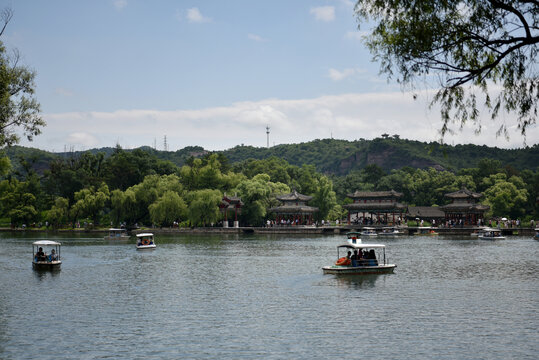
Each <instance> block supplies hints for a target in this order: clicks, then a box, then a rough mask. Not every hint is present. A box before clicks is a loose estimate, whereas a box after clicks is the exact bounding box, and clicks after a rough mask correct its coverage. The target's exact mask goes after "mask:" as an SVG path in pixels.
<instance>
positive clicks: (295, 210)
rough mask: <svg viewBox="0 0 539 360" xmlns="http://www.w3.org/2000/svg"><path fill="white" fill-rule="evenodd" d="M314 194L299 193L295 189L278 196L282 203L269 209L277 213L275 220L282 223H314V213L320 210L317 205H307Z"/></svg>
mask: <svg viewBox="0 0 539 360" xmlns="http://www.w3.org/2000/svg"><path fill="white" fill-rule="evenodd" d="M312 198H313V197H312V196H307V195H302V194H299V193H298V192H297V191H295V190H294V191H293V192H291V193H290V194H285V195H279V196H276V199H277V200H279V201H281V202H282V204H281V205H279V206H277V207H273V208H271V209H269V212H272V213H274V214H275V221H276V222H277V224H281V222H282V221H284V222H286V223H290V224H298V225H312V224H313V214H314V213H315V212H317V211H318V208H317V207H313V206H309V205H307V202H308V201H309V200H311V199H312Z"/></svg>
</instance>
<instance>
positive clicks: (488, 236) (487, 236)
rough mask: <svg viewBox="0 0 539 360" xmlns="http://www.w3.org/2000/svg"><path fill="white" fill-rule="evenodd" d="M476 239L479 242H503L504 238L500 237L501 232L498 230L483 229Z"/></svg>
mask: <svg viewBox="0 0 539 360" xmlns="http://www.w3.org/2000/svg"><path fill="white" fill-rule="evenodd" d="M478 238H479V239H481V240H503V239H505V236H502V231H501V230H500V229H493V228H485V229H483V233H482V234H480V235H479V236H478Z"/></svg>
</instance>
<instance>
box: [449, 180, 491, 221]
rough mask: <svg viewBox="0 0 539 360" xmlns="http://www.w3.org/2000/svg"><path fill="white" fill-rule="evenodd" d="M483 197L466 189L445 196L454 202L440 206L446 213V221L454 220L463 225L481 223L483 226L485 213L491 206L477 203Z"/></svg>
mask: <svg viewBox="0 0 539 360" xmlns="http://www.w3.org/2000/svg"><path fill="white" fill-rule="evenodd" d="M481 196H483V195H481V194H480V193H476V192H473V191H470V190H468V189H466V188H462V189H460V190H459V191H455V192H452V193H448V194H445V197H447V198H450V199H451V200H453V202H452V203H451V204H448V205H443V206H440V209H441V210H442V211H443V212H444V213H445V220H446V221H450V220H454V221H455V222H456V223H459V222H460V223H462V224H463V225H478V224H479V222H481V223H482V224H483V223H484V216H485V212H487V211H488V210H489V209H490V206H488V205H483V204H479V203H477V201H478V200H479V198H481ZM461 221H462V222H461Z"/></svg>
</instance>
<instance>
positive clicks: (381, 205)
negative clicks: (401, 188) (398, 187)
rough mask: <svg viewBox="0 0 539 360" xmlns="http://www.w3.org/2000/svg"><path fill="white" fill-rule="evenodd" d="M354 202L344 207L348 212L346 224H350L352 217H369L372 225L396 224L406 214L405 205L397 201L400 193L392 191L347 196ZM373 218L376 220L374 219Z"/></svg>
mask: <svg viewBox="0 0 539 360" xmlns="http://www.w3.org/2000/svg"><path fill="white" fill-rule="evenodd" d="M347 196H348V197H349V198H351V199H352V200H353V201H354V202H353V203H351V204H347V205H344V206H343V207H344V208H345V209H347V210H348V224H351V221H352V217H353V215H355V216H356V218H357V217H359V214H362V216H363V218H364V219H366V218H367V216H368V217H370V220H371V222H372V223H376V222H382V223H384V224H392V225H395V224H396V219H397V218H400V219H401V220H402V219H403V215H404V214H405V213H406V205H404V204H401V203H399V202H398V201H397V200H398V199H399V198H400V197H402V193H399V192H396V191H394V190H390V191H356V192H354V193H353V194H348V195H347ZM373 216H375V217H376V218H375V219H374V218H373Z"/></svg>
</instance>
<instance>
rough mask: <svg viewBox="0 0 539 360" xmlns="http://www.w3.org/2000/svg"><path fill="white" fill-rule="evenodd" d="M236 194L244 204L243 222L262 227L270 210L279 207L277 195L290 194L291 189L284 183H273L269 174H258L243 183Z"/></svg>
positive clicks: (242, 211)
mask: <svg viewBox="0 0 539 360" xmlns="http://www.w3.org/2000/svg"><path fill="white" fill-rule="evenodd" d="M234 192H235V193H237V194H238V196H240V197H241V199H242V201H243V203H244V206H243V207H242V210H241V220H242V222H243V223H245V224H249V225H253V226H260V225H261V224H262V223H263V222H264V219H265V218H266V215H267V210H268V208H269V207H271V206H272V205H273V206H276V205H277V203H276V200H275V195H278V194H285V193H287V192H290V188H289V187H288V186H287V185H286V184H283V183H274V182H271V181H270V176H269V175H268V174H257V175H255V176H254V177H253V178H252V179H246V180H244V181H242V182H241V183H240V184H239V185H238V186H237V187H236V189H235V190H234Z"/></svg>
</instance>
